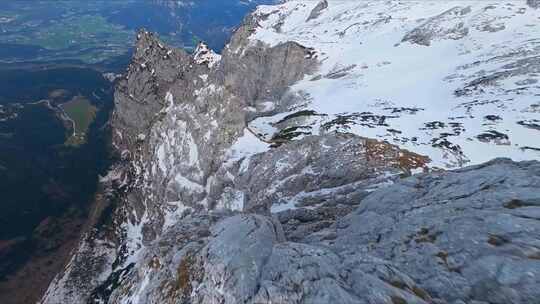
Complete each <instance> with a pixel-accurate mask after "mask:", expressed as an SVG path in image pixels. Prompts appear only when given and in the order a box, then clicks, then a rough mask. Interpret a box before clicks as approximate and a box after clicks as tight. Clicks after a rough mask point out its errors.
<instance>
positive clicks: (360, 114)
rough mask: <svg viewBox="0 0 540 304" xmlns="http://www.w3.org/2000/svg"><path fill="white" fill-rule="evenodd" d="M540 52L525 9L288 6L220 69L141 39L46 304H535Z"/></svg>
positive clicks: (539, 249) (539, 237)
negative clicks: (95, 184) (103, 171)
mask: <svg viewBox="0 0 540 304" xmlns="http://www.w3.org/2000/svg"><path fill="white" fill-rule="evenodd" d="M539 34H540V10H539V9H538V5H537V1H530V0H527V1H525V0H523V1H511V2H508V3H506V2H505V3H503V2H498V1H493V3H490V2H489V1H344V0H343V1H339V0H328V1H326V0H323V1H287V2H285V3H283V4H280V5H274V6H260V7H259V8H258V9H257V10H256V11H255V12H253V13H252V14H250V15H248V16H247V17H246V18H245V20H244V22H243V25H242V26H241V27H240V28H238V29H237V30H236V32H235V34H234V36H233V37H232V39H231V41H230V43H229V44H228V45H227V46H226V47H225V49H224V50H223V52H221V53H220V54H218V53H216V52H214V51H213V50H211V49H210V48H209V47H208V46H207V45H206V44H204V43H200V44H199V46H198V47H197V49H196V50H195V52H193V53H192V54H189V53H187V52H185V51H183V50H179V49H174V48H171V47H169V46H168V45H166V44H165V43H163V42H161V41H160V40H159V39H158V37H157V36H156V35H155V34H152V33H150V32H147V31H145V30H141V31H140V32H139V34H138V35H137V43H136V46H135V51H134V55H133V58H132V61H131V64H130V65H129V67H128V69H127V71H126V72H125V74H124V75H123V77H122V79H121V80H119V81H118V83H117V87H116V92H115V110H114V113H113V115H112V120H111V125H112V128H113V139H112V141H113V143H112V144H113V147H114V149H115V151H116V153H117V154H118V159H119V160H118V162H117V163H115V165H114V166H113V167H112V168H111V170H110V171H109V173H108V174H107V175H106V176H104V177H102V178H101V188H102V190H101V192H100V194H99V198H100V199H99V201H98V203H97V204H96V206H95V208H94V209H95V210H94V212H93V217H92V218H91V220H90V223H89V225H88V226H89V228H88V230H87V231H86V233H85V234H84V236H83V237H82V239H81V241H80V244H79V246H78V248H77V250H75V252H73V256H72V258H71V260H70V262H69V263H68V264H67V265H66V267H65V269H64V271H62V272H61V273H59V274H58V275H57V276H56V278H55V280H54V281H53V282H52V283H51V285H50V286H49V288H48V290H47V293H46V294H45V296H44V297H43V299H42V301H41V302H42V303H43V304H59V303H126V304H127V303H130V304H136V303H171V304H172V303H223V304H229V303H230V304H232V303H253V304H255V303H268V304H270V303H371V304H385V303H387V304H405V303H409V304H413V303H437V304H439V303H441V304H442V303H448V304H487V303H491V304H494V303H498V304H503V303H504V304H506V303H540V289H539V288H538V287H539V286H540V162H538V159H540V154H538V151H540V146H539V143H540V141H539V140H538V139H540V136H539V135H540V133H539V130H540V129H539V127H538V124H539V121H538V119H540V118H539V113H540V99H539V95H540V87H539V86H538V84H537V83H538V78H539V77H540V76H539V74H538V73H540V61H539V60H538V58H540V57H539V56H540V44H539V43H540V40H539V39H538V37H540V36H539ZM502 157H509V158H502ZM510 158H511V159H510ZM465 166H468V167H465Z"/></svg>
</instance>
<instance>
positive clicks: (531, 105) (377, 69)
mask: <svg viewBox="0 0 540 304" xmlns="http://www.w3.org/2000/svg"><path fill="white" fill-rule="evenodd" d="M530 5H531V7H529V6H528V5H527V3H526V2H525V1H510V2H500V1H484V0H482V1H339V0H334V1H322V2H320V4H319V5H318V6H317V2H316V1H288V2H286V3H285V4H283V5H280V6H277V7H276V6H262V7H259V9H258V10H257V12H256V13H255V15H256V16H258V18H259V19H260V22H259V26H258V27H257V28H256V30H255V33H254V34H253V35H251V37H250V39H251V41H252V43H253V44H257V43H260V42H263V43H264V44H266V45H269V46H273V45H278V44H279V43H283V42H285V41H295V42H298V43H300V44H301V45H303V46H305V47H310V48H313V52H314V55H313V56H316V57H317V59H318V60H319V61H320V62H321V65H320V68H319V70H318V71H317V72H316V73H315V74H313V75H306V76H305V78H304V79H303V80H302V81H300V82H299V83H297V84H295V85H294V86H293V87H292V88H291V89H292V90H294V91H297V92H300V93H301V94H302V95H303V96H304V101H303V104H301V105H299V106H297V107H294V108H291V109H290V111H288V112H286V113H280V114H279V115H275V116H271V117H265V118H260V119H259V120H256V121H254V122H252V123H251V124H250V125H251V126H252V128H253V129H256V130H257V131H258V132H260V133H261V134H264V135H265V136H266V137H267V138H268V139H270V138H272V136H275V135H276V134H277V133H279V132H280V131H283V130H284V129H286V128H290V127H295V128H301V130H302V132H301V133H299V134H295V135H301V134H320V133H324V132H326V131H328V130H335V129H337V130H344V131H349V132H353V133H355V134H359V135H362V136H366V137H372V138H378V139H381V140H387V141H389V142H391V143H394V144H397V145H399V146H401V147H404V148H407V149H410V150H412V151H414V152H417V153H420V154H423V155H427V156H429V157H430V158H431V159H432V163H431V165H432V166H437V167H442V168H452V167H459V166H463V165H467V164H474V163H479V162H483V161H486V160H489V159H491V158H494V157H502V156H504V157H512V158H513V159H515V160H523V159H538V158H540V150H539V149H540V144H539V142H540V131H539V130H540V114H539V113H540V96H539V95H540V85H539V83H538V80H539V77H540V74H539V73H540V38H539V37H540V10H537V9H534V8H533V7H532V6H533V5H532V1H531V2H530ZM235 51H238V52H241V50H235ZM300 111H304V112H303V113H304V114H305V115H303V116H302V118H303V119H300V120H299V119H296V120H292V121H290V122H289V123H287V122H286V121H285V122H284V121H283V118H284V117H286V116H287V115H290V114H294V113H300V114H302V113H301V112H300ZM306 111H308V112H306ZM308 114H309V115H308ZM535 139H536V140H535Z"/></svg>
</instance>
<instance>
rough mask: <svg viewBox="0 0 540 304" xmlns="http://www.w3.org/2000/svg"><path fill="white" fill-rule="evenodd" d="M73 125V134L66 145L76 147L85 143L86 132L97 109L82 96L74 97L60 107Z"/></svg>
mask: <svg viewBox="0 0 540 304" xmlns="http://www.w3.org/2000/svg"><path fill="white" fill-rule="evenodd" d="M60 107H61V108H62V110H64V112H65V113H66V115H67V116H68V117H69V118H70V119H71V120H72V121H73V123H74V128H75V129H74V132H73V134H72V136H70V138H68V140H67V141H66V145H74V146H78V145H80V144H82V143H84V142H85V141H86V132H88V128H89V127H90V125H91V124H92V122H93V121H94V119H95V118H96V113H97V108H96V107H95V106H94V105H92V104H91V103H90V101H89V100H88V99H86V98H85V97H83V96H76V97H74V98H73V99H72V100H71V101H69V102H67V103H64V104H62V105H60Z"/></svg>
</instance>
